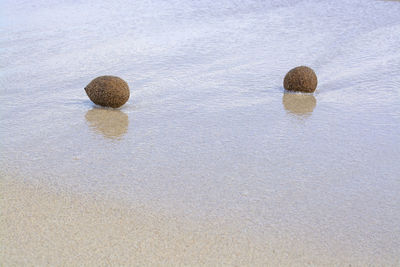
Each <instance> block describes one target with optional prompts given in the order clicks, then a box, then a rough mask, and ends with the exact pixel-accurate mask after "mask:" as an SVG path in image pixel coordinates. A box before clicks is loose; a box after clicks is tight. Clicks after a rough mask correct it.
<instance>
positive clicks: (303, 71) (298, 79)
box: [283, 66, 318, 93]
mask: <svg viewBox="0 0 400 267" xmlns="http://www.w3.org/2000/svg"><path fill="white" fill-rule="evenodd" d="M317 84H318V80H317V75H316V74H315V72H314V71H313V70H312V69H311V68H309V67H306V66H300V67H296V68H294V69H291V70H290V71H289V72H288V73H287V74H286V76H285V79H284V80H283V87H284V88H285V89H286V90H288V91H296V92H305V93H312V92H314V91H315V89H316V88H317Z"/></svg>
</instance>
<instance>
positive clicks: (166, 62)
mask: <svg viewBox="0 0 400 267" xmlns="http://www.w3.org/2000/svg"><path fill="white" fill-rule="evenodd" d="M298 65H308V66H310V67H312V68H313V69H314V70H315V71H316V73H317V76H318V80H319V84H318V88H317V91H316V92H315V93H314V94H313V95H301V94H288V93H285V92H284V90H283V88H282V81H283V77H284V75H285V74H286V72H287V71H288V70H290V69H291V68H293V67H295V66H298ZM100 75H116V76H119V77H121V78H123V79H125V80H126V81H127V82H128V84H129V86H130V88H131V99H130V100H129V102H128V103H127V104H126V105H125V106H123V107H122V108H121V109H119V110H110V109H104V108H100V107H98V106H95V105H93V104H92V103H91V102H90V100H89V99H88V97H87V96H86V94H85V91H84V89H83V88H84V87H85V86H86V85H87V84H88V83H89V82H90V81H91V80H92V79H93V78H95V77H97V76H100ZM0 149H1V150H0V175H1V176H3V177H12V178H13V179H21V180H26V181H29V182H42V183H46V184H49V185H51V186H53V187H55V188H59V189H62V190H70V191H74V192H89V193H96V192H102V193H104V194H107V195H110V196H114V197H121V198H124V199H127V200H129V201H132V202H135V203H155V204H156V205H157V206H158V207H159V208H161V209H163V210H167V211H171V212H175V211H178V210H179V211H182V212H183V213H184V214H186V215H188V216H193V217H195V218H202V217H211V218H212V217H224V218H228V219H231V220H232V221H233V222H234V221H236V220H237V219H238V218H240V219H241V220H243V221H246V223H245V224H244V228H243V229H244V231H255V232H257V233H263V234H265V233H271V235H275V236H280V235H281V236H285V237H288V238H292V239H293V240H297V241H299V240H300V241H299V242H303V243H304V244H305V246H316V247H326V248H327V251H328V250H329V251H334V252H332V253H338V257H339V256H340V257H343V258H344V259H348V260H349V262H350V259H353V258H355V259H367V260H368V262H370V263H372V264H374V263H382V262H383V263H387V264H393V265H395V264H397V263H400V193H399V192H400V164H399V160H400V2H396V1H373V0H352V1H350V0H348V1H344V0H338V1H328V0H318V1H317V0H305V1H292V0H286V1H282V0H280V1H273V0H270V1H227V0H222V1H183V0H173V1H157V0H154V1H127V0H126V1H125V0H119V1H105V0H104V1H103V0H100V1H97V0H96V1H94V0H89V1H72V0H64V1H62V0H57V1H50V0H41V1H9V0H3V1H1V2H0ZM328 248H329V249H328ZM331 248H338V249H337V250H334V249H331Z"/></svg>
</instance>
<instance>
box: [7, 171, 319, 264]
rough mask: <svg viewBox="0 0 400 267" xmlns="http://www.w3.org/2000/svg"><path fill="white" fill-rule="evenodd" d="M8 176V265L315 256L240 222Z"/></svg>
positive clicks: (268, 260) (279, 260)
mask: <svg viewBox="0 0 400 267" xmlns="http://www.w3.org/2000/svg"><path fill="white" fill-rule="evenodd" d="M0 182H1V186H0V188H1V192H0V195H1V211H2V215H1V221H0V222H1V226H2V227H1V254H2V255H1V259H2V266H17V265H18V266H23V265H24V266H27V265H30V266H45V265H47V266H65V265H67V266H72V265H81V266H82V265H85V266H88V265H90V266H106V265H107V266H109V265H113V266H116V265H125V266H126V265H136V266H150V265H151V266H155V265H169V266H171V265H174V266H177V265H192V266H193V265H240V266H243V265H252V266H255V265H258V266H261V265H263V266H267V265H271V266H272V265H273V266H277V265H280V264H284V265H292V266H293V263H295V265H296V264H301V262H303V263H305V262H308V260H310V259H304V258H302V259H301V261H299V258H297V257H293V255H289V254H286V255H284V254H281V255H280V254H277V253H279V252H278V251H275V250H273V249H271V246H270V245H268V244H265V243H264V244H262V243H259V242H257V241H256V240H254V239H251V238H249V236H246V235H244V234H240V233H239V232H238V229H237V228H236V229H235V228H234V227H232V226H233V225H226V224H225V225H224V224H220V223H218V222H216V221H215V222H213V223H207V224H205V223H204V222H203V223H196V222H193V221H189V220H185V219H184V218H177V217H173V216H168V215H165V214H156V213H154V212H152V211H151V210H150V209H146V208H144V207H132V206H128V205H125V204H123V203H120V202H115V201H110V200H108V201H106V200H101V199H95V198H93V197H90V196H87V197H85V196H82V195H81V196H74V195H71V194H65V193H55V192H51V191H50V190H46V189H44V188H43V187H40V186H34V185H29V184H22V183H16V182H11V181H5V180H4V179H2V180H1V181H0ZM321 260H322V259H319V260H318V261H317V263H321ZM311 262H312V261H311ZM314 263H315V262H314Z"/></svg>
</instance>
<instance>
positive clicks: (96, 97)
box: [85, 76, 130, 108]
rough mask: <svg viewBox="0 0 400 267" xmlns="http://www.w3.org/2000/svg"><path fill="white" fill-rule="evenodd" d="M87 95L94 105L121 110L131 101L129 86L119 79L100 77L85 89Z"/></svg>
mask: <svg viewBox="0 0 400 267" xmlns="http://www.w3.org/2000/svg"><path fill="white" fill-rule="evenodd" d="M85 91H86V94H87V95H88V97H89V98H90V100H92V101H93V103H95V104H97V105H100V106H104V107H112V108H119V107H120V106H122V105H123V104H125V103H126V101H128V99H129V94H130V92H129V86H128V84H127V83H126V82H125V81H124V80H122V79H121V78H119V77H115V76H100V77H97V78H96V79H94V80H92V81H91V82H90V83H89V84H88V85H87V86H86V87H85Z"/></svg>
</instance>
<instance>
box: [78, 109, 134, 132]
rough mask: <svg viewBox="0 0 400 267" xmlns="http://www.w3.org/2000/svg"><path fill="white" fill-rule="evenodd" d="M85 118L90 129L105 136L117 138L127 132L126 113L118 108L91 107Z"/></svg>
mask: <svg viewBox="0 0 400 267" xmlns="http://www.w3.org/2000/svg"><path fill="white" fill-rule="evenodd" d="M85 118H86V121H87V122H88V124H89V126H90V128H91V129H92V130H94V131H95V132H97V133H101V134H102V135H103V136H104V137H106V138H111V139H118V138H120V137H122V136H123V135H125V134H126V133H127V132H128V125H129V120H128V115H126V114H125V113H124V112H122V111H120V110H111V109H102V108H93V109H91V110H89V111H88V112H87V113H86V115H85Z"/></svg>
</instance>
